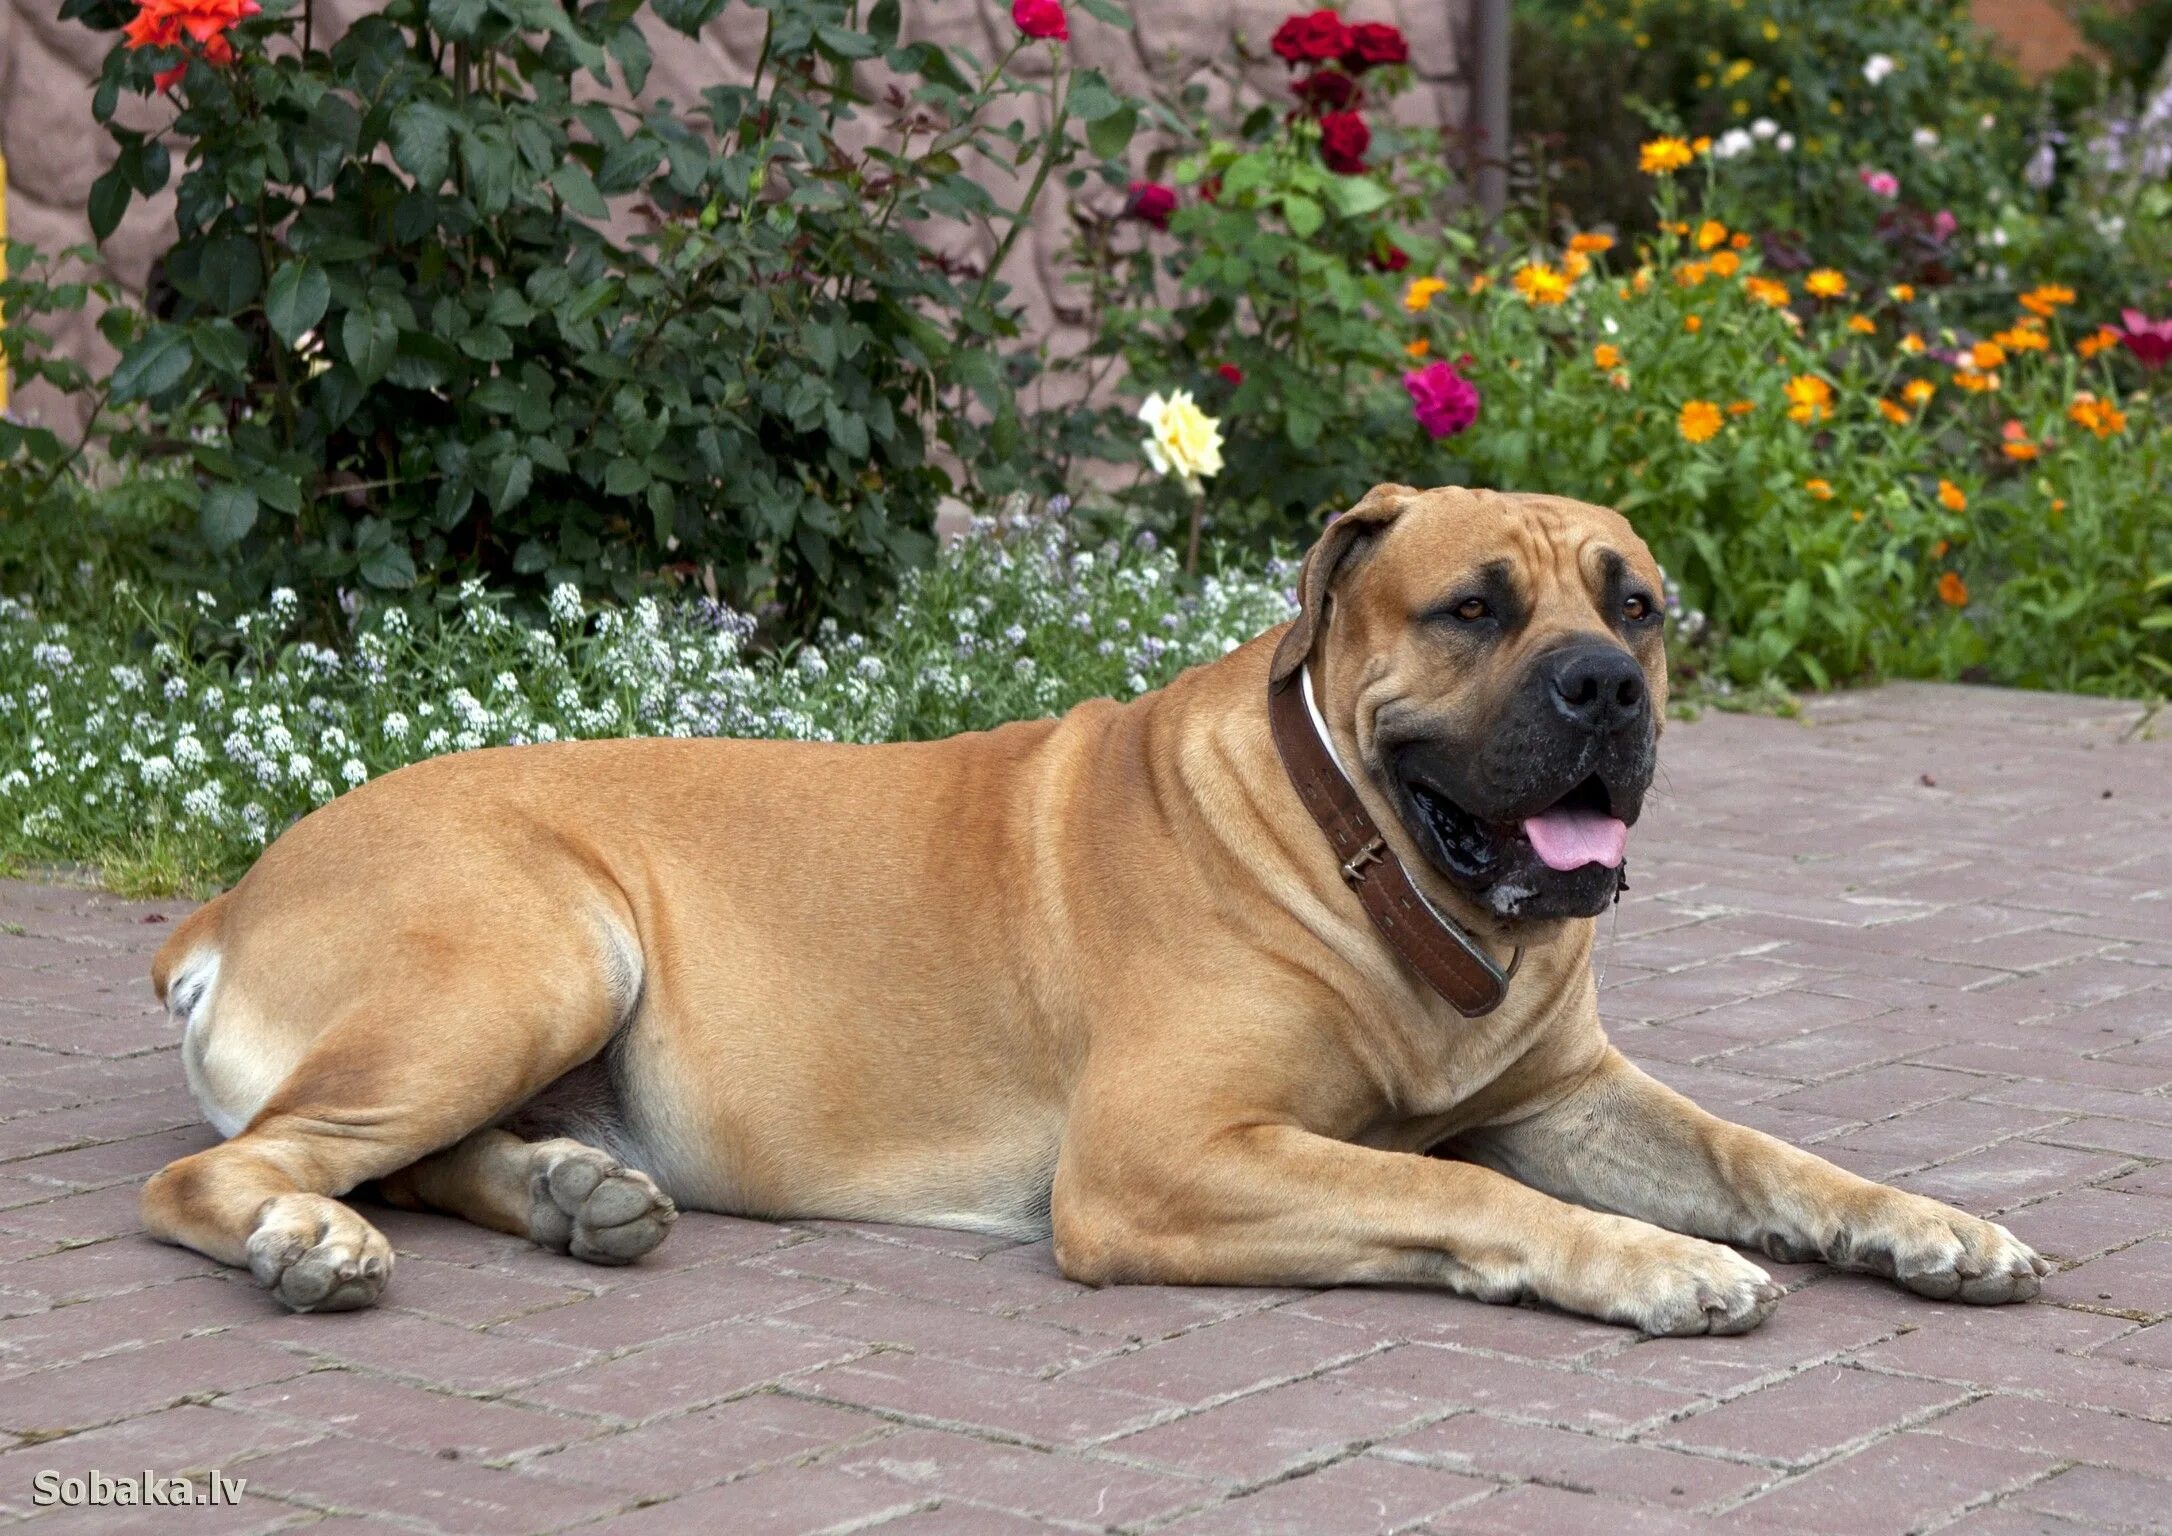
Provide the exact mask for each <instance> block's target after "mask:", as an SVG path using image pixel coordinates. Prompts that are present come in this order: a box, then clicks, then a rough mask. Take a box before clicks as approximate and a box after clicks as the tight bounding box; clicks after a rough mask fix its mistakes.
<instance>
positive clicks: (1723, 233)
mask: <svg viewBox="0 0 2172 1536" xmlns="http://www.w3.org/2000/svg"><path fill="white" fill-rule="evenodd" d="M1726 239H1727V226H1726V225H1724V224H1722V223H1721V222H1720V221H1719V220H1718V219H1706V220H1705V221H1704V222H1703V223H1702V224H1699V225H1698V226H1697V249H1698V250H1700V251H1709V250H1711V249H1712V247H1714V246H1715V245H1720V244H1722V243H1724V242H1725V241H1726Z"/></svg>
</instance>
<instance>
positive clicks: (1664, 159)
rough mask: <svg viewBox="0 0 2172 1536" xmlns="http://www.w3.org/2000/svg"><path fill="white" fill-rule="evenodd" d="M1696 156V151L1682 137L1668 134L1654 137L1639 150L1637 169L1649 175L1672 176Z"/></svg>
mask: <svg viewBox="0 0 2172 1536" xmlns="http://www.w3.org/2000/svg"><path fill="white" fill-rule="evenodd" d="M1695 158H1696V152H1695V151H1694V150H1692V149H1691V148H1690V147H1689V145H1688V144H1687V143H1685V142H1684V141H1683V140H1681V139H1677V138H1674V137H1672V136H1667V137H1663V138H1657V139H1652V140H1650V141H1649V142H1647V143H1645V144H1643V145H1641V146H1639V148H1638V150H1637V169H1638V170H1640V171H1642V172H1643V173H1644V174H1645V175H1647V176H1672V175H1673V174H1674V173H1675V172H1676V171H1678V170H1680V169H1681V168H1682V167H1683V166H1685V165H1687V164H1689V162H1690V161H1692V160H1694V159H1695Z"/></svg>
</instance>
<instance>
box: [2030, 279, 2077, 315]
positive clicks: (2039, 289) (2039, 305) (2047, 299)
mask: <svg viewBox="0 0 2172 1536" xmlns="http://www.w3.org/2000/svg"><path fill="white" fill-rule="evenodd" d="M2073 302H2074V290H2073V289H2071V288H2069V287H2067V286H2066V285H2065V284H2064V283H2039V284H2037V286H2036V287H2034V288H2031V289H2030V290H2029V291H2028V292H2027V293H2024V294H2023V295H2022V296H2021V299H2020V304H2021V307H2022V308H2023V309H2025V310H2027V311H2028V312H2029V313H2030V314H2032V315H2042V316H2043V317H2044V318H2045V319H2047V320H2048V319H2050V318H2051V315H2052V312H2053V311H2054V310H2057V309H2059V308H2061V307H2062V306H2064V305H2067V304H2071V303H2073Z"/></svg>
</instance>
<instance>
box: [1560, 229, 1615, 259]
mask: <svg viewBox="0 0 2172 1536" xmlns="http://www.w3.org/2000/svg"><path fill="white" fill-rule="evenodd" d="M1569 249H1570V250H1572V251H1577V252H1581V253H1582V254H1583V255H1586V256H1599V255H1603V254H1605V253H1606V252H1608V251H1611V250H1612V249H1614V237H1613V236H1612V235H1596V234H1595V235H1571V236H1570V237H1569Z"/></svg>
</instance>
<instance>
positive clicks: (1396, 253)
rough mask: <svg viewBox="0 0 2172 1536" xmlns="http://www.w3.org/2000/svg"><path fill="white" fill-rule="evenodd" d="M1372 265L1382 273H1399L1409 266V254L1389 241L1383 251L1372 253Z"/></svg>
mask: <svg viewBox="0 0 2172 1536" xmlns="http://www.w3.org/2000/svg"><path fill="white" fill-rule="evenodd" d="M1373 265H1374V266H1375V267H1377V268H1379V269H1380V270H1381V271H1383V272H1400V271H1402V270H1403V268H1405V267H1407V266H1409V265H1410V252H1408V251H1406V250H1404V249H1403V248H1402V247H1401V246H1399V245H1397V244H1396V243H1395V242H1394V241H1392V240H1390V241H1389V242H1388V248H1387V249H1386V250H1385V251H1380V250H1375V251H1374V252H1373Z"/></svg>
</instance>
